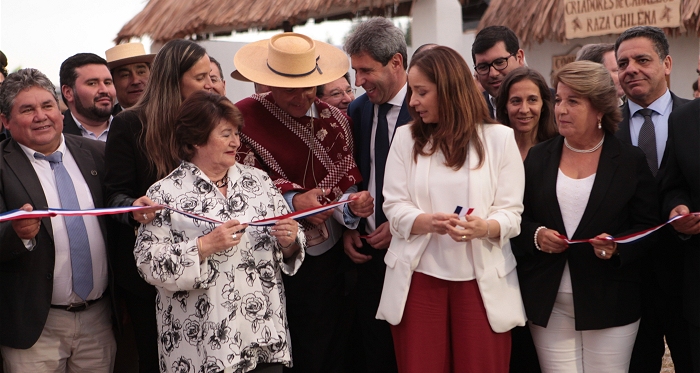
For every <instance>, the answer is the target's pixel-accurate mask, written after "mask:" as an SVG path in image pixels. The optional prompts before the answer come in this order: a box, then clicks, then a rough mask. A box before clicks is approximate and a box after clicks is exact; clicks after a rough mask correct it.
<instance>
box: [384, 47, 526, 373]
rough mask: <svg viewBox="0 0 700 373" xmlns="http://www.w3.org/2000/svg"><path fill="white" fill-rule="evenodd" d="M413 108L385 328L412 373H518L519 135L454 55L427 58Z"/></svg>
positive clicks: (399, 163)
mask: <svg viewBox="0 0 700 373" xmlns="http://www.w3.org/2000/svg"><path fill="white" fill-rule="evenodd" d="M407 97H408V98H409V105H410V112H411V115H412V116H413V122H412V123H410V124H408V125H406V126H403V127H400V128H398V129H397V130H396V133H395V135H394V140H393V142H392V145H391V149H390V151H389V157H388V159H387V165H386V174H385V177H384V196H385V202H384V212H385V213H386V216H387V218H388V220H389V223H390V224H389V225H390V227H391V233H392V240H391V244H390V246H389V249H388V252H387V254H386V259H385V262H386V263H387V270H386V277H385V280H384V288H383V291H382V297H381V301H380V305H379V310H378V312H377V318H379V319H385V320H387V321H388V322H389V323H390V324H392V335H393V338H394V347H395V350H396V357H397V363H398V366H399V371H401V372H508V361H509V356H510V333H509V331H510V329H512V328H513V327H514V326H516V325H525V315H524V311H523V306H522V301H521V299H520V289H519V287H518V280H517V276H516V272H515V264H516V261H515V258H514V257H513V254H512V252H511V248H510V238H512V237H515V236H516V235H517V234H518V233H519V231H520V213H521V212H522V208H523V207H522V190H523V186H524V182H525V179H524V174H523V165H522V161H521V159H520V157H519V156H518V148H517V145H516V144H515V140H514V137H513V130H512V129H510V128H508V127H505V126H502V125H500V124H496V123H494V122H493V120H491V119H490V117H489V113H488V109H487V107H486V103H485V102H484V100H483V97H482V95H481V93H480V92H479V91H478V90H477V89H476V86H475V84H474V81H473V79H472V78H471V72H470V71H469V67H468V66H467V64H466V62H465V61H464V59H463V58H462V57H461V56H460V55H459V54H458V53H457V52H456V51H454V50H452V49H450V48H447V47H442V46H438V47H435V48H433V49H430V50H427V51H423V52H421V53H419V54H416V56H415V57H414V59H413V60H412V61H411V65H410V67H409V70H408V96H407ZM458 206H461V207H462V209H463V210H464V211H467V209H469V210H471V211H470V212H469V213H467V214H466V216H465V219H464V220H463V219H461V218H460V217H459V215H458V214H457V213H452V212H453V211H455V208H456V207H458Z"/></svg>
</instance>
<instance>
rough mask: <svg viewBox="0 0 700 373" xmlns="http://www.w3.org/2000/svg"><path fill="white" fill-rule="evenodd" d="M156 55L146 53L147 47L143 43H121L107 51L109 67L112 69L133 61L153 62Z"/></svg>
mask: <svg viewBox="0 0 700 373" xmlns="http://www.w3.org/2000/svg"><path fill="white" fill-rule="evenodd" d="M155 56H156V55H155V54H146V48H144V46H143V44H141V43H126V44H119V45H117V46H114V47H112V48H109V49H107V51H105V57H107V67H109V69H110V70H111V69H113V68H115V67H119V66H124V65H128V64H131V63H139V62H143V63H151V62H153V58H155Z"/></svg>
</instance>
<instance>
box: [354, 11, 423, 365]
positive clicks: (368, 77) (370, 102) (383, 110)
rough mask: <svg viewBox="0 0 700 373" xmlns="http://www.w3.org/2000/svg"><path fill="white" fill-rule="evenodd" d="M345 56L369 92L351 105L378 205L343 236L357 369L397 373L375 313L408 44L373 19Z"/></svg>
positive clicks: (364, 170) (361, 158) (366, 184)
mask: <svg viewBox="0 0 700 373" xmlns="http://www.w3.org/2000/svg"><path fill="white" fill-rule="evenodd" d="M345 52H347V53H348V54H349V55H350V61H351V64H352V68H353V70H355V85H356V86H362V88H364V90H365V93H364V94H363V95H362V96H360V97H358V98H357V99H356V100H355V101H353V102H352V103H351V104H350V106H349V107H348V115H349V116H350V118H351V119H352V122H353V136H354V139H355V144H356V146H357V149H356V150H357V151H356V153H355V158H356V162H357V164H358V166H359V167H360V172H361V174H362V182H361V183H360V184H359V188H360V190H367V191H369V192H370V194H371V195H372V197H374V201H375V208H374V214H372V215H371V216H370V217H368V218H367V219H362V221H361V222H360V226H359V231H358V230H349V231H346V232H345V234H344V237H343V240H344V247H345V253H346V254H347V255H348V256H349V257H350V259H351V260H352V261H353V262H355V263H356V264H357V287H356V292H357V314H356V318H355V321H356V323H357V327H356V330H357V331H358V332H359V334H360V337H359V338H360V340H359V341H358V351H357V352H358V355H359V356H360V362H359V363H358V368H357V371H359V372H395V371H397V367H396V358H395V355H394V345H393V341H392V338H391V331H390V330H389V324H388V323H387V322H386V321H384V320H377V319H376V318H375V315H376V313H377V307H378V306H379V299H380V297H381V292H382V286H383V284H384V272H385V270H386V267H385V265H384V255H385V254H386V249H387V248H388V247H389V242H390V241H391V232H390V231H389V224H388V223H387V221H386V217H385V216H384V212H383V211H382V204H383V203H384V197H383V195H382V184H383V182H384V165H385V163H386V155H387V154H388V151H389V144H391V139H392V138H393V134H394V131H395V130H396V128H397V127H399V126H401V125H403V124H405V123H407V122H408V121H409V120H410V119H411V117H410V115H409V114H408V107H407V106H408V105H407V103H406V99H405V98H406V90H407V87H406V67H407V61H406V59H407V55H406V41H405V38H404V35H403V32H401V30H399V29H398V28H397V27H396V26H394V24H393V23H392V22H391V21H389V20H387V19H386V18H379V17H378V18H372V19H370V20H368V21H366V22H364V23H362V24H360V25H359V26H358V27H357V28H356V29H355V32H354V33H353V34H352V35H350V36H349V37H348V40H347V41H346V42H345ZM361 235H366V239H365V240H363V239H361Z"/></svg>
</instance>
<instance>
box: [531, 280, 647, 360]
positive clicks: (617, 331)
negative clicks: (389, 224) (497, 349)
mask: <svg viewBox="0 0 700 373" xmlns="http://www.w3.org/2000/svg"><path fill="white" fill-rule="evenodd" d="M600 317H605V315H600ZM574 321H575V317H574V300H573V295H572V294H571V293H558V294H557V299H556V301H555V303H554V309H553V310H552V315H551V316H550V318H549V323H548V324H547V327H546V328H543V327H541V326H537V325H534V324H531V323H530V332H531V333H532V340H533V342H534V343H535V348H536V349H537V356H538V358H539V360H540V367H541V368H542V372H543V373H549V372H552V373H561V372H567V373H574V372H575V373H583V372H586V373H595V372H605V373H618V372H619V373H626V372H627V371H628V369H629V365H630V358H631V356H632V348H633V347H634V341H635V339H636V337H637V330H638V329H639V320H637V321H635V322H633V323H631V324H628V325H623V326H617V327H613V328H607V329H601V330H583V331H578V330H576V329H575V328H574Z"/></svg>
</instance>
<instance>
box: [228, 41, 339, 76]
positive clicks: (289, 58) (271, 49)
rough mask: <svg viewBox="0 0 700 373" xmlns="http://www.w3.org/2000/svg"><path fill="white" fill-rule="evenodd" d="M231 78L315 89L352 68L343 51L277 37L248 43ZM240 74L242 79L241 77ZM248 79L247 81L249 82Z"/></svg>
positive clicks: (236, 58) (238, 55) (237, 54)
mask: <svg viewBox="0 0 700 373" xmlns="http://www.w3.org/2000/svg"><path fill="white" fill-rule="evenodd" d="M233 63H234V65H236V68H237V69H238V70H236V71H234V72H233V73H232V74H231V77H233V78H234V79H238V80H243V79H240V77H243V78H245V80H248V81H253V82H256V83H259V84H264V85H269V86H272V87H282V88H304V87H314V86H318V85H322V84H326V83H329V82H332V81H334V80H336V79H338V78H340V77H341V76H343V75H345V73H347V72H348V69H349V68H350V63H349V62H348V57H347V56H346V55H345V53H344V52H343V51H341V50H340V49H338V48H336V47H334V46H332V45H330V44H327V43H324V42H320V41H316V40H313V39H311V38H309V37H308V36H306V35H302V34H297V33H293V32H286V33H283V34H277V35H275V36H273V37H272V38H270V39H268V40H261V41H257V42H254V43H250V44H247V45H245V46H243V47H242V48H241V49H239V50H238V52H237V53H236V55H235V56H234V57H233ZM239 75H240V76H239ZM245 80H244V81H245Z"/></svg>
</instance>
